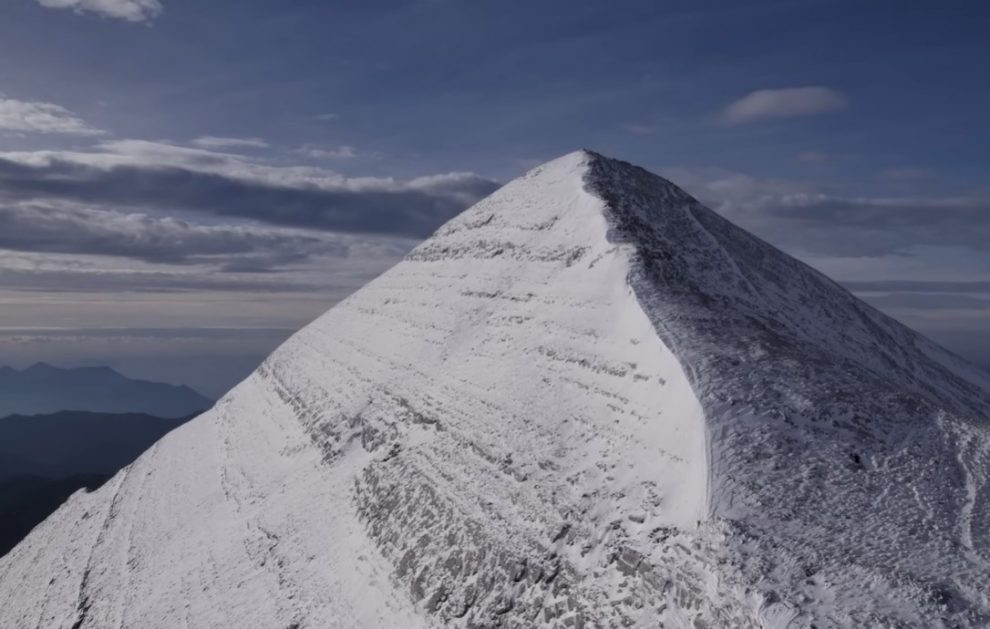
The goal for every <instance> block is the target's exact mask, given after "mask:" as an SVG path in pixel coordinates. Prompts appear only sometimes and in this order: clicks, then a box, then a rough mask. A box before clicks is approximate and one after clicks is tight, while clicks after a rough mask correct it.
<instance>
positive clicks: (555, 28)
mask: <svg viewBox="0 0 990 629" xmlns="http://www.w3.org/2000/svg"><path fill="white" fill-rule="evenodd" d="M988 30H990V8H987V7H986V6H984V5H983V4H982V3H976V2H971V1H969V2H963V1H953V0H949V1H941V2H935V1H918V2H910V3H904V2H899V1H896V0H876V1H873V2H869V3H864V2H854V1H839V0H791V1H781V0H777V1H770V0H756V1H753V2H746V3H740V2H737V1H735V0H709V1H703V2H698V1H688V0H678V1H669V0H662V1H660V0H616V1H614V2H607V3H606V2H597V1H584V2H573V1H569V2H565V1H564V0H535V1H533V2H526V3H505V2H501V3H497V2H486V1H480V0H479V1H461V2H454V1H453V0H408V1H397V0H383V1H381V2H375V3H367V2H354V1H353V0H341V1H337V2H326V1H322V0H299V1H295V2H292V3H283V2H278V3H274V2H266V1H263V0H238V1H234V0H213V1H211V2H201V1H194V0H9V1H7V2H5V3H3V6H2V7H0V352H2V354H0V356H2V358H0V364H11V365H14V366H25V365H27V364H30V363H33V362H36V361H39V360H44V361H47V362H51V363H54V364H61V365H79V364H108V365H111V366H113V367H115V368H118V369H119V370H121V371H122V372H124V373H127V374H129V375H135V376H142V377H150V378H157V379H164V380H168V381H171V382H183V383H186V384H190V385H192V386H194V387H197V388H199V389H201V390H203V391H204V392H205V393H208V394H210V395H219V394H220V393H222V392H223V391H224V390H225V389H226V388H227V387H229V386H230V385H231V384H232V383H234V382H236V380H237V379H239V378H240V377H243V375H245V374H246V373H248V372H249V371H250V370H251V369H252V368H253V367H254V366H255V365H256V364H257V362H258V361H260V360H261V359H262V358H263V357H264V356H265V355H266V354H267V353H268V352H269V351H271V349H273V348H274V346H275V345H277V344H278V343H279V342H280V341H281V340H282V339H284V338H285V337H286V336H288V335H289V334H291V332H292V331H293V330H295V329H297V328H298V327H299V326H301V325H303V324H304V323H306V322H307V321H309V320H311V319H312V318H313V317H315V316H317V315H318V314H320V313H321V312H323V311H324V310H325V309H326V308H327V307H329V306H330V305H332V304H333V303H335V302H336V301H338V300H339V299H341V298H342V297H343V296H345V295H347V294H349V293H350V292H352V291H353V290H355V289H356V288H358V287H359V286H361V285H362V284H363V283H365V282H366V281H368V280H369V279H371V278H373V277H374V276H375V275H377V274H378V273H380V272H381V271H382V270H384V269H386V268H388V267H389V266H390V265H392V264H394V263H395V262H396V261H398V260H399V259H401V257H402V256H403V255H404V253H405V252H406V251H408V250H409V249H410V248H411V247H413V246H414V245H415V244H416V243H417V242H418V241H419V240H420V239H422V238H423V237H424V236H426V235H428V234H429V233H430V232H431V231H432V230H433V229H434V228H435V227H437V226H438V225H439V224H441V223H442V222H443V221H444V220H446V219H447V218H450V217H451V216H453V215H455V214H456V213H457V212H459V211H460V210H462V209H464V208H465V207H467V206H468V205H470V204H471V203H473V202H474V201H475V200H477V199H479V198H481V197H483V196H484V195H486V194H488V193H489V192H491V191H492V190H494V189H496V188H497V187H498V185H500V183H502V182H505V181H507V180H508V179H510V178H512V177H514V176H516V175H518V174H521V173H522V172H524V171H525V170H526V169H527V168H529V167H531V166H533V165H535V164H538V163H540V162H543V161H546V160H547V159H550V158H553V157H555V156H557V155H560V154H563V153H567V152H570V151H572V150H574V149H577V148H581V147H587V148H592V149H595V150H598V151H600V152H602V153H605V154H607V155H610V156H613V157H617V158H621V159H624V160H627V161H631V162H634V163H637V164H639V165H641V166H643V167H646V168H648V169H650V170H653V171H655V172H659V173H661V174H663V175H665V176H667V177H668V178H670V179H671V180H673V181H674V182H675V183H677V184H679V185H680V186H682V187H684V188H686V189H687V190H688V191H689V192H691V193H693V194H694V195H695V196H698V197H699V198H700V199H701V200H702V201H705V202H706V203H708V204H709V205H711V206H712V207H713V208H714V209H716V210H717V211H719V212H721V213H722V214H723V215H725V216H727V217H728V218H730V219H731V220H733V221H735V222H737V223H739V224H740V225H742V226H743V227H745V228H747V229H750V230H751V231H753V232H754V233H756V234H757V235H759V236H761V237H763V238H765V239H767V240H768V241H770V242H771V243H773V244H775V245H777V246H779V247H781V248H782V249H784V250H785V251H787V252H789V253H791V254H793V255H796V256H798V257H799V258H801V259H803V260H805V261H806V262H808V263H810V264H812V265H813V266H815V267H816V268H818V269H820V270H822V271H824V272H825V273H827V274H829V275H831V276H832V277H834V278H835V279H837V280H839V281H840V282H842V283H844V284H845V285H847V286H848V287H849V288H850V289H852V290H853V291H854V292H857V293H858V294H860V295H861V296H863V297H864V298H866V299H867V300H869V301H871V302H872V303H873V304H875V305H876V306H878V307H880V308H881V309H883V310H885V311H886V312H888V313H890V314H892V315H893V316H895V317H897V318H899V319H900V320H902V321H904V322H905V323H907V324H909V325H911V326H912V327H915V328H916V329H919V330H921V331H922V332H924V333H926V334H929V335H930V336H932V337H933V338H935V339H936V340H937V341H939V342H941V343H943V344H945V345H946V346H948V347H949V348H950V349H952V350H954V351H956V352H957V353H960V354H962V355H964V356H966V357H967V358H970V359H971V360H973V361H975V362H977V363H980V364H982V365H984V366H987V365H990V183H988V170H990V155H988V151H990V125H988V122H987V112H988V111H990V84H988V82H987V81H986V78H985V74H986V70H985V68H984V66H985V64H986V61H987V60H988V59H990V41H988V38H987V37H986V33H987V32H988Z"/></svg>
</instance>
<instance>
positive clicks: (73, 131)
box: [0, 96, 105, 135]
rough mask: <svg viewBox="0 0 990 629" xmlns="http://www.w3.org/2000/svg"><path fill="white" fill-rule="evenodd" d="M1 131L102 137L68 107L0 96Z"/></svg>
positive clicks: (100, 132) (97, 130)
mask: <svg viewBox="0 0 990 629" xmlns="http://www.w3.org/2000/svg"><path fill="white" fill-rule="evenodd" d="M0 130H2V131H13V132H17V133H55V134H65V135H102V134H104V133H105V132H104V131H102V130H101V129H97V128H95V127H91V126H90V125H88V124H86V122H85V121H84V120H83V119H82V118H80V117H79V116H77V115H76V114H74V113H72V112H71V111H69V110H68V109H66V108H65V107H61V106H59V105H55V104H53V103H44V102H31V101H23V100H17V99H14V98H4V97H3V96H0Z"/></svg>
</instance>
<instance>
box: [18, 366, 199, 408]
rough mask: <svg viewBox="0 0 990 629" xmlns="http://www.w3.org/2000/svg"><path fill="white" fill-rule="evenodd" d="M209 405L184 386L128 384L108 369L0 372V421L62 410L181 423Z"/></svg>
mask: <svg viewBox="0 0 990 629" xmlns="http://www.w3.org/2000/svg"><path fill="white" fill-rule="evenodd" d="M212 405H213V402H212V401H211V400H210V399H208V398H206V397H204V396H203V395H200V394H199V393H197V392H196V391H194V390H193V389H191V388H189V387H187V386H184V385H181V386H177V385H171V384H164V383H160V382H150V381H147V380H132V379H130V378H127V377H125V376H123V375H121V374H120V373H118V372H116V371H114V370H113V369H111V368H109V367H78V368H74V369H60V368H58V367H53V366H51V365H48V364H45V363H38V364H36V365H34V366H32V367H28V368H27V369H24V370H21V371H19V370H17V369H12V368H10V367H0V417H3V416H6V415H13V414H22V415H35V414H44V413H54V412H57V411H63V410H75V411H93V412H99V413H148V414H149V415H154V416H156V417H184V416H187V415H193V414H195V413H198V412H202V411H204V410H206V409H208V408H209V407H210V406H212Z"/></svg>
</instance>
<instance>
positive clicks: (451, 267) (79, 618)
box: [0, 152, 990, 629]
mask: <svg viewBox="0 0 990 629" xmlns="http://www.w3.org/2000/svg"><path fill="white" fill-rule="evenodd" d="M988 418H990V375H988V374H986V373H984V372H982V371H980V370H978V369H976V368H974V367H973V366H972V365H969V364H968V363H966V362H965V361H963V360H961V359H959V358H958V357H956V356H954V355H952V354H951V353H949V352H947V351H945V350H944V349H942V348H941V347H939V346H937V345H936V344H934V343H932V342H931V341H929V340H927V339H925V338H924V337H922V336H920V335H918V334H916V333H915V332H913V331H911V330H909V329H908V328H906V327H904V326H903V325H901V324H899V323H898V322H896V321H894V320H893V319H890V318H889V317H886V316H884V315H883V314H881V313H880V312H879V311H877V310H875V309H874V308H872V307H870V306H868V305H866V304H865V303H863V302H862V301H860V300H858V299H856V298H855V297H854V296H853V295H852V294H851V293H849V292H848V291H846V290H844V289H843V288H841V287H839V286H838V285H836V284H835V283H834V282H832V281H830V280H829V279H828V278H826V277H824V276H822V275H821V274H820V273H817V272H816V271H814V270H813V269H811V268H809V267H807V266H806V265H804V264H801V263H800V262H798V261H796V260H794V259H793V258H791V257H789V256H787V255H785V254H783V253H782V252H780V251H778V250H776V249H774V248H773V247H771V246H770V245H768V244H767V243H765V242H763V241H760V240H759V239H757V238H755V237H753V236H752V235H750V234H748V233H746V232H745V231H743V230H741V229H739V228H737V227H735V226H734V225H732V224H731V223H729V222H728V221H726V220H725V219H723V218H722V217H720V216H719V215H718V214H716V213H715V212H712V211H711V210H708V209H707V208H705V207H704V206H702V205H701V204H700V203H698V202H697V201H696V200H695V199H693V198H692V197H690V196H689V195H688V194H686V193H685V192H684V191H683V190H681V189H680V188H678V187H677V186H675V185H674V184H672V183H671V182H669V181H666V180H665V179H662V178H660V177H658V176H656V175H653V174H651V173H648V172H646V171H644V170H642V169H640V168H637V167H635V166H632V165H630V164H626V163H624V162H619V161H616V160H610V159H607V158H604V157H602V156H600V155H597V154H594V153H587V152H578V153H574V154H571V155H567V156H564V157H561V158H559V159H557V160H554V161H553V162H550V163H548V164H545V165H543V166H540V167H538V168H536V169H533V170H532V171H530V172H529V173H527V174H526V175H524V176H523V177H520V178H519V179H516V180H515V181H513V182H511V183H509V184H507V185H506V186H504V187H502V188H501V189H499V190H498V191H497V192H496V193H494V194H493V195H491V196H490V197H488V198H487V199H485V200H483V201H482V202H480V203H478V204H476V205H475V206H474V207H472V208H470V209H469V210H467V211H466V212H464V213H463V214H461V215H460V216H459V217H457V218H455V219H454V220H452V221H450V222H449V223H447V224H446V225H444V226H443V227H441V228H440V229H439V230H438V231H437V232H436V234H434V236H432V237H431V238H430V239H428V240H427V241H425V242H424V243H423V244H421V245H420V246H419V247H417V248H416V249H415V250H414V251H412V252H411V253H410V254H409V256H408V257H407V258H406V259H405V260H404V261H403V262H402V263H400V264H398V265H397V266H395V267H394V268H392V269H391V270H389V271H388V272H386V273H384V274H383V275H381V276H380V277H378V278H377V279H376V280H374V281H373V282H371V283H370V284H368V285H367V286H366V287H364V288H363V289H362V290H360V291H358V292H357V293H355V294H354V295H352V296H351V297H349V298H348V299H346V300H345V301H343V302H341V303H340V304H338V305H337V306H335V307H334V308H332V309H331V310H330V311H329V312H327V313H326V314H325V315H324V316H322V317H320V318H319V319H317V320H316V321H314V322H313V323H312V324H311V325H309V326H307V327H306V328H304V329H303V330H302V331H300V332H299V333H298V334H296V335H295V336H294V337H292V338H291V339H290V340H289V341H287V342H286V343H285V344H284V345H282V346H281V347H280V348H279V349H278V350H276V351H275V352H274V353H273V354H272V355H271V356H270V357H269V358H268V359H266V360H265V362H264V363H263V364H262V365H261V366H260V367H259V368H258V370H257V371H256V372H255V373H254V374H252V375H251V376H250V377H249V378H248V379H246V380H245V381H244V382H243V383H241V384H240V385H239V386H238V387H236V388H235V389H233V390H232V391H231V392H230V393H229V394H228V395H227V396H225V397H224V398H223V399H222V400H221V401H220V402H218V403H217V404H216V405H215V406H214V407H213V408H212V409H211V410H210V411H208V412H207V413H204V414H203V415H201V416H200V417H198V418H197V419H196V420H195V421H192V422H189V423H188V424H186V425H184V426H182V427H181V428H179V429H177V430H175V431H174V432H172V433H170V434H169V435H167V436H166V437H165V438H163V439H162V440H161V441H159V442H158V443H157V444H156V445H155V446H154V447H153V448H151V449H150V450H149V451H148V452H147V453H145V454H144V455H143V456H141V457H140V458H139V459H138V460H137V461H136V462H135V463H134V464H133V465H131V466H129V467H127V468H125V469H124V470H123V471H122V472H121V473H119V474H117V475H116V476H114V477H113V478H112V479H111V480H109V481H108V482H107V483H106V484H105V485H104V486H103V487H101V488H100V489H99V490H97V491H95V492H92V493H88V494H87V493H81V492H80V493H77V494H75V495H74V496H73V498H72V499H70V500H69V501H68V502H67V503H66V504H65V505H64V506H63V507H62V508H61V509H60V510H59V511H58V512H56V513H55V514H54V515H53V516H52V517H50V518H49V519H48V520H46V521H45V522H44V523H42V524H41V525H39V526H38V527H37V528H35V530H34V531H33V532H32V533H31V534H30V535H29V536H28V537H27V538H26V539H25V540H24V541H23V542H22V543H21V544H19V545H18V546H17V547H16V548H14V549H13V550H12V551H11V552H10V553H9V554H8V555H7V556H6V557H4V558H2V559H0V626H23V625H28V626H35V625H37V624H39V623H40V624H42V625H44V626H52V627H67V628H68V627H75V628H76V629H91V628H95V627H105V626H111V627H116V626H141V627H173V626H195V627H208V628H212V627H215V628H223V627H231V626H237V627H259V628H261V627H293V626H295V627H401V628H403V629H419V628H423V629H427V628H429V629H432V628H436V627H456V628H461V629H469V628H470V629H475V628H481V627H499V628H500V629H524V628H526V629H529V628H531V627H534V626H539V627H549V628H552V629H576V628H580V627H585V628H590V627H660V626H664V627H691V628H694V629H699V628H720V627H733V628H736V627H738V628H740V629H742V628H749V627H752V628H761V629H767V628H773V629H783V628H785V627H786V628H795V627H802V628H807V627H812V626H815V627H901V626H903V627H972V628H976V627H981V628H982V627H987V626H990V600H988V597H987V592H990V475H988V469H990V423H988V421H990V420H988Z"/></svg>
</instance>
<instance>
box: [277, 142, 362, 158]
mask: <svg viewBox="0 0 990 629" xmlns="http://www.w3.org/2000/svg"><path fill="white" fill-rule="evenodd" d="M293 152H294V153H297V154H299V155H303V156H305V157H308V158H310V159H353V158H355V157H357V155H358V154H357V151H356V150H354V147H353V146H346V145H345V146H337V147H326V146H317V145H315V144H305V145H303V146H301V147H299V148H298V149H296V150H295V151H293Z"/></svg>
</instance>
